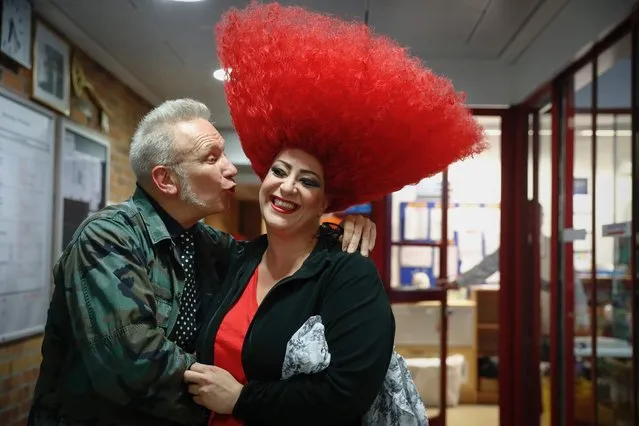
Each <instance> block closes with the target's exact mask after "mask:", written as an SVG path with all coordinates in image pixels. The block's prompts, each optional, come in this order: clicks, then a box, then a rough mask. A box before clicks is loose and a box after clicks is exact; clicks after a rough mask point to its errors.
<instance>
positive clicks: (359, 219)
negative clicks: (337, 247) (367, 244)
mask: <svg viewBox="0 0 639 426" xmlns="http://www.w3.org/2000/svg"><path fill="white" fill-rule="evenodd" d="M355 217H356V219H355V224H354V226H353V235H352V237H351V239H350V241H349V243H348V249H347V252H348V253H355V252H356V251H357V246H359V242H360V240H361V239H362V229H363V228H364V221H365V220H366V219H365V218H364V217H363V216H355Z"/></svg>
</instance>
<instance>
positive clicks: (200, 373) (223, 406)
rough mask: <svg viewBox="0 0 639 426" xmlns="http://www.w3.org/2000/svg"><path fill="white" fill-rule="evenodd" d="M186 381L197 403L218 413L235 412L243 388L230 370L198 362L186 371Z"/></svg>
mask: <svg viewBox="0 0 639 426" xmlns="http://www.w3.org/2000/svg"><path fill="white" fill-rule="evenodd" d="M184 381H185V382H186V383H187V384H188V385H189V393H190V394H191V395H193V400H194V401H195V402H196V403H197V404H199V405H201V406H203V407H206V408H208V409H209V410H211V411H213V412H214V413H218V414H231V413H233V408H234V407H235V404H236V403H237V400H238V398H239V397H240V393H241V392H242V388H243V386H242V384H241V383H240V382H238V381H237V380H235V378H234V377H233V376H232V375H231V373H229V372H228V371H226V370H224V369H222V368H219V367H216V366H214V365H206V364H200V363H197V362H196V363H195V364H193V365H192V366H191V368H190V369H189V370H186V371H185V372H184Z"/></svg>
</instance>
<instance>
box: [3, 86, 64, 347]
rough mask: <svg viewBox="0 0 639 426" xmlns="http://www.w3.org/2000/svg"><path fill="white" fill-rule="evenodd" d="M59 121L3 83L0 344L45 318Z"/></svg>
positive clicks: (40, 325) (35, 329) (34, 329)
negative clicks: (10, 90) (5, 89)
mask: <svg viewBox="0 0 639 426" xmlns="http://www.w3.org/2000/svg"><path fill="white" fill-rule="evenodd" d="M55 125H56V122H55V115H54V114H53V113H51V112H49V111H47V110H46V109H44V108H41V107H39V106H37V105H35V104H33V103H31V102H29V101H26V100H24V99H21V98H19V97H18V96H16V95H13V94H11V93H9V92H7V91H4V90H2V89H0V344H2V343H4V342H7V341H11V340H15V339H20V338H24V337H27V336H30V335H34V334H39V333H41V332H42V331H43V330H44V325H45V323H46V315H47V308H48V306H49V297H50V294H51V260H52V256H51V253H52V244H51V236H52V229H53V220H54V207H53V198H54V197H53V194H54V179H53V177H54V160H55Z"/></svg>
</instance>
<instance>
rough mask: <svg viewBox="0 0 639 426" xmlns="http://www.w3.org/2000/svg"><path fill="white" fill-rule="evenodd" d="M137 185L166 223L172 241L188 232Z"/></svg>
mask: <svg viewBox="0 0 639 426" xmlns="http://www.w3.org/2000/svg"><path fill="white" fill-rule="evenodd" d="M136 185H137V187H138V189H139V190H140V191H142V192H143V193H144V195H146V198H148V200H149V202H150V203H151V205H152V206H153V208H154V209H155V211H156V212H157V214H158V216H160V219H162V222H163V223H164V226H166V230H167V231H168V232H169V235H170V236H171V238H172V239H174V240H175V239H176V238H177V237H179V236H180V235H181V234H182V233H183V232H184V231H186V229H185V228H183V227H182V225H180V224H179V223H178V221H177V220H175V219H173V218H172V217H171V215H169V214H168V213H167V212H166V210H164V209H163V208H162V206H160V204H158V202H157V201H155V200H154V199H153V197H151V195H149V193H148V192H146V191H145V190H144V188H142V187H141V186H140V185H138V184H136Z"/></svg>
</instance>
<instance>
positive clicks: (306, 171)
mask: <svg viewBox="0 0 639 426" xmlns="http://www.w3.org/2000/svg"><path fill="white" fill-rule="evenodd" d="M277 162H279V163H282V164H284V165H285V166H286V167H287V168H288V169H289V170H291V169H292V167H291V165H290V164H288V163H287V162H286V161H284V160H277ZM300 172H302V173H307V174H311V175H313V176H315V177H317V179H319V180H321V179H320V177H319V175H318V174H317V173H315V172H314V171H312V170H307V169H301V170H300Z"/></svg>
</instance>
